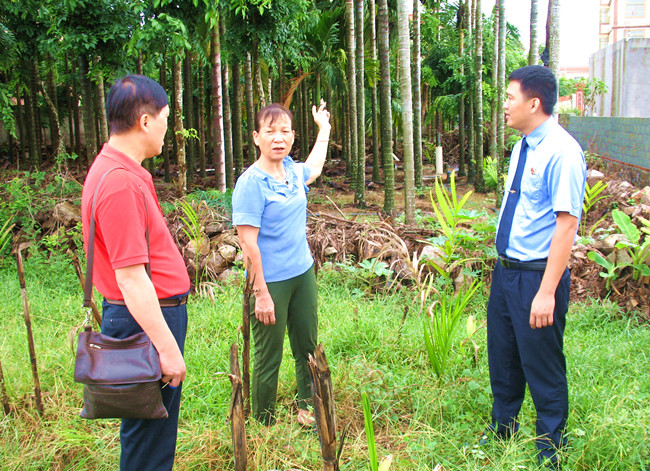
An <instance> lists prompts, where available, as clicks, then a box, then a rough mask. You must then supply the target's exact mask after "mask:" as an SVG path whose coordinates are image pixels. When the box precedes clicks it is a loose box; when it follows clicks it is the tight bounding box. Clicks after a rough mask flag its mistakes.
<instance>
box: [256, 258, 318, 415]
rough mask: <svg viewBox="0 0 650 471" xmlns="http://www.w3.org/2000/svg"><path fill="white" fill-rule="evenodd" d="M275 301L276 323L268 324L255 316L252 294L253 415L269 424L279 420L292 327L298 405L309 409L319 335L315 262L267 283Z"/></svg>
mask: <svg viewBox="0 0 650 471" xmlns="http://www.w3.org/2000/svg"><path fill="white" fill-rule="evenodd" d="M267 286H268V289H269V293H270V294H271V298H272V299H273V303H274V304H275V324H274V325H264V324H263V323H262V322H260V321H259V320H257V318H256V317H255V298H254V296H252V297H251V328H252V331H253V341H254V342H255V356H254V364H253V384H252V391H251V395H252V407H253V416H254V417H255V418H256V419H257V420H259V421H260V422H262V423H263V424H266V425H271V424H273V423H274V422H275V401H276V396H277V392H278V374H279V372H280V364H281V363H282V347H283V344H284V332H285V330H286V329H288V330H289V342H290V344H291V352H292V353H293V358H294V360H295V363H296V381H297V383H298V407H299V408H300V409H307V406H308V400H309V399H310V398H311V397H312V394H311V375H310V373H309V367H308V366H307V358H308V355H309V354H310V353H311V354H313V353H314V349H315V348H316V343H317V337H318V312H317V311H318V290H317V286H316V275H315V273H314V266H313V265H312V267H311V268H310V269H309V270H307V271H306V272H305V273H303V274H302V275H299V276H296V277H295V278H291V279H289V280H285V281H277V282H271V283H267Z"/></svg>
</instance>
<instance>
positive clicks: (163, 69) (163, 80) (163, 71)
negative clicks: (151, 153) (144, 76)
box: [159, 53, 174, 183]
mask: <svg viewBox="0 0 650 471" xmlns="http://www.w3.org/2000/svg"><path fill="white" fill-rule="evenodd" d="M159 73H160V86H161V87H163V88H164V89H165V91H167V57H166V54H165V53H163V55H162V61H161V64H160V71H159ZM167 93H169V92H167ZM173 101H174V100H172V103H170V104H169V105H170V106H169V111H170V112H172V116H174V115H173V107H174V103H173ZM170 139H171V130H170V129H169V128H167V133H166V134H165V143H164V144H163V148H162V157H163V172H164V173H165V181H166V182H167V183H170V182H171V181H172V179H171V175H170V171H169V154H170V145H171V144H170Z"/></svg>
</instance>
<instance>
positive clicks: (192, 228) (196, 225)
mask: <svg viewBox="0 0 650 471" xmlns="http://www.w3.org/2000/svg"><path fill="white" fill-rule="evenodd" d="M180 207H181V210H182V211H183V214H184V215H185V217H183V216H180V217H179V219H180V220H181V221H182V223H183V224H184V227H182V230H183V233H184V234H185V235H186V236H187V238H188V239H189V240H190V242H192V244H193V245H194V266H195V268H196V270H195V272H196V274H195V278H194V286H195V288H198V286H199V282H200V281H201V268H200V263H199V257H200V254H201V250H202V249H203V245H204V244H205V243H206V239H205V236H204V233H203V231H204V227H203V224H202V222H201V220H200V219H199V215H198V213H197V212H196V210H195V209H194V207H193V206H192V205H191V204H190V203H188V202H187V201H185V200H180Z"/></svg>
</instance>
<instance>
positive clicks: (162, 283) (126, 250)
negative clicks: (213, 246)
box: [81, 144, 190, 299]
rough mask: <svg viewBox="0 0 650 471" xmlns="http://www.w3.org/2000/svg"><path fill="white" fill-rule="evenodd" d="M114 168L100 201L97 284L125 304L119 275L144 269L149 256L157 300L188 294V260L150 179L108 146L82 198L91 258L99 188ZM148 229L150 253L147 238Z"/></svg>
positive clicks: (95, 162) (84, 229) (97, 163)
mask: <svg viewBox="0 0 650 471" xmlns="http://www.w3.org/2000/svg"><path fill="white" fill-rule="evenodd" d="M112 168H117V170H113V171H112V172H110V173H109V174H108V175H107V176H106V177H105V178H104V180H103V181H102V184H101V185H100V187H99V191H98V193H97V199H96V202H95V224H96V229H95V259H94V260H95V266H94V269H93V283H94V285H95V286H96V287H97V290H98V291H99V292H100V293H101V294H102V295H104V297H106V298H110V299H124V296H123V295H122V292H121V291H120V289H119V288H118V286H117V281H116V279H115V270H116V269H117V268H124V267H128V266H131V265H138V264H145V263H147V262H149V253H150V254H151V280H152V281H153V285H154V287H155V288H156V293H157V295H158V298H160V299H163V298H168V297H170V296H175V295H179V294H183V293H186V292H187V291H189V289H190V279H189V276H188V275H187V269H186V267H185V261H184V260H183V257H182V256H181V254H180V252H179V251H178V247H177V246H176V243H175V242H174V239H173V238H172V236H171V234H170V232H169V229H168V228H167V223H166V222H165V219H164V217H163V214H162V210H161V208H160V205H159V203H158V197H157V196H156V190H155V188H154V185H153V179H152V178H151V174H150V173H149V172H148V171H147V170H145V169H144V168H143V167H142V166H141V165H139V164H138V163H137V162H135V161H134V160H133V159H131V158H129V157H128V156H127V155H125V154H123V153H122V152H119V151H117V150H115V149H113V148H112V147H110V146H109V145H108V144H104V147H103V148H102V150H101V152H100V153H99V155H98V156H97V157H96V158H95V161H94V162H93V164H92V166H91V167H90V170H89V171H88V175H87V177H86V181H85V183H84V188H83V193H82V196H81V220H82V225H83V237H84V246H85V247H86V253H87V252H88V234H89V231H90V208H91V204H92V200H93V195H94V193H95V188H96V187H97V184H98V182H99V180H100V179H101V178H102V176H103V175H104V174H105V173H106V172H107V171H108V170H110V169H112ZM145 202H146V213H145ZM147 225H148V226H149V244H150V251H148V250H147V241H146V238H145V228H146V227H147Z"/></svg>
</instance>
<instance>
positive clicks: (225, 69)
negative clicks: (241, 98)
mask: <svg viewBox="0 0 650 471" xmlns="http://www.w3.org/2000/svg"><path fill="white" fill-rule="evenodd" d="M219 32H220V33H221V36H225V34H226V20H225V15H223V14H221V15H219ZM229 68H230V67H229V65H228V61H227V60H225V61H223V65H222V67H221V84H222V86H223V115H224V116H225V117H226V119H224V120H223V135H224V140H223V144H224V154H225V162H226V188H234V187H235V176H234V173H233V166H234V162H233V160H234V159H233V143H232V140H233V135H232V125H231V122H230V119H228V118H229V117H230V116H232V112H231V108H230V92H229V89H230V81H229V79H230V71H229ZM240 132H241V131H240Z"/></svg>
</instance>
